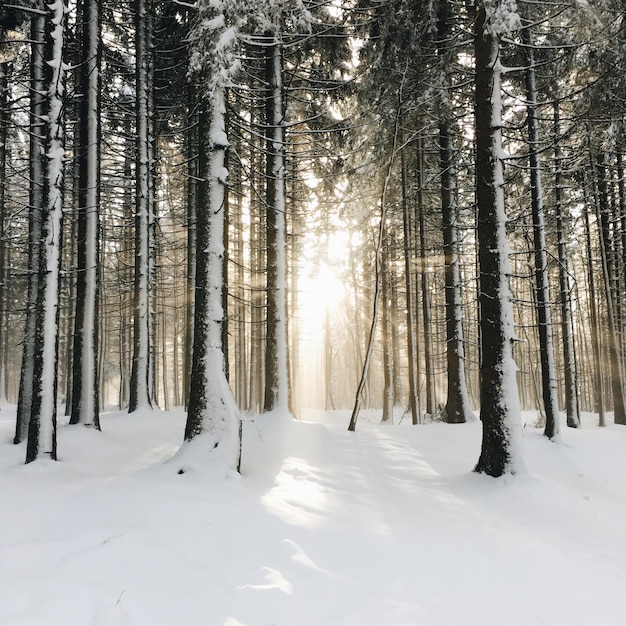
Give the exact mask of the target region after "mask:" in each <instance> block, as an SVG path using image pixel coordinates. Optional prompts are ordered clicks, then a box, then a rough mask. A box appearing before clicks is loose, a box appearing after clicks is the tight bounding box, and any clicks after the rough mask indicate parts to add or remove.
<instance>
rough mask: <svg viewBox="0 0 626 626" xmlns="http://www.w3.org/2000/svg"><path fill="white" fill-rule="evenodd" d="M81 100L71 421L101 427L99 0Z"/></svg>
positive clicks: (86, 12) (85, 4) (91, 15)
mask: <svg viewBox="0 0 626 626" xmlns="http://www.w3.org/2000/svg"><path fill="white" fill-rule="evenodd" d="M79 15H80V16H81V24H80V33H81V45H80V51H81V64H80V66H79V67H80V70H79V71H80V77H79V94H80V100H79V105H78V153H77V158H78V241H77V270H78V272H77V276H76V317H75V326H74V357H73V359H72V363H73V384H72V390H73V391H72V413H71V417H70V424H79V423H80V424H84V425H85V426H93V427H94V428H96V429H98V430H100V416H99V409H100V407H99V404H100V401H99V381H98V292H99V282H100V281H99V274H100V219H99V215H100V134H101V133H100V55H101V46H100V28H101V23H100V2H99V0H83V1H82V3H81V6H80V11H79Z"/></svg>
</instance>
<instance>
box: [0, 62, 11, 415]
mask: <svg viewBox="0 0 626 626" xmlns="http://www.w3.org/2000/svg"><path fill="white" fill-rule="evenodd" d="M9 74H10V65H9V63H0V402H2V403H4V402H6V399H7V398H6V368H5V333H6V325H5V319H4V318H5V308H6V280H7V277H6V250H5V245H6V241H5V236H6V233H5V220H6V206H5V189H6V161H7V158H6V156H7V134H8V125H9V119H8V118H9V113H8V111H7V104H8V97H7V96H8V89H9Z"/></svg>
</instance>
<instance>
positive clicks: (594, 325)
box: [582, 185, 606, 426]
mask: <svg viewBox="0 0 626 626" xmlns="http://www.w3.org/2000/svg"><path fill="white" fill-rule="evenodd" d="M583 186H584V187H585V189H586V185H583ZM585 196H587V194H585ZM590 209H591V207H590V205H589V199H588V198H587V197H585V210H584V211H583V212H582V213H583V216H584V219H585V238H586V244H587V245H586V247H587V267H588V271H587V278H588V281H589V309H590V313H591V329H590V330H591V344H592V348H593V360H594V368H593V371H594V376H593V379H594V390H595V403H596V407H595V409H596V411H597V412H598V425H599V426H606V416H605V403H604V385H603V382H602V345H601V343H602V342H601V339H600V326H599V319H598V317H599V316H598V312H597V308H596V306H597V299H596V287H595V276H594V271H593V254H592V248H591V227H590V224H589V211H590ZM598 228H600V225H598Z"/></svg>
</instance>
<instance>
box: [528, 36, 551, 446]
mask: <svg viewBox="0 0 626 626" xmlns="http://www.w3.org/2000/svg"><path fill="white" fill-rule="evenodd" d="M530 28H531V27H530V26H527V27H526V28H524V29H523V30H522V40H523V43H524V50H525V52H526V62H527V63H528V66H527V68H526V101H527V104H526V108H527V112H528V146H529V153H528V158H529V162H530V193H531V207H532V217H533V241H534V248H535V255H534V257H535V291H536V294H537V304H536V307H537V321H538V324H539V353H540V355H541V357H540V360H541V383H542V384H541V388H542V395H543V407H544V410H545V413H546V426H545V429H544V434H545V435H546V437H549V438H550V439H552V438H553V437H555V436H556V435H558V433H559V403H558V399H557V395H556V366H555V363H554V347H553V341H552V316H551V313H550V292H549V288H548V254H547V251H546V235H545V225H544V206H543V185H542V178H541V160H540V158H539V119H538V114H537V84H536V79H535V55H534V50H533V42H532V38H531V31H530Z"/></svg>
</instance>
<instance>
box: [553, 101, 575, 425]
mask: <svg viewBox="0 0 626 626" xmlns="http://www.w3.org/2000/svg"><path fill="white" fill-rule="evenodd" d="M560 127H561V124H560V116H559V105H558V101H555V103H554V201H555V211H556V236H557V242H558V244H557V245H558V256H559V291H560V301H561V302H560V304H561V335H562V341H563V370H564V378H565V410H566V416H567V425H568V426H569V427H570V428H578V427H579V426H580V408H579V400H578V387H577V384H576V358H575V351H574V325H573V320H572V297H571V294H572V284H571V277H570V272H569V261H568V254H567V241H568V237H567V234H566V232H565V219H564V215H563V212H564V206H563V180H562V179H563V174H562V171H561V168H562V159H561V149H560V146H559V138H560V136H561V128H560Z"/></svg>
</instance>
